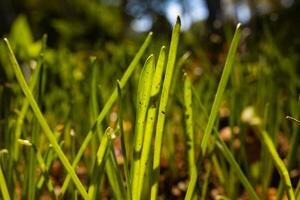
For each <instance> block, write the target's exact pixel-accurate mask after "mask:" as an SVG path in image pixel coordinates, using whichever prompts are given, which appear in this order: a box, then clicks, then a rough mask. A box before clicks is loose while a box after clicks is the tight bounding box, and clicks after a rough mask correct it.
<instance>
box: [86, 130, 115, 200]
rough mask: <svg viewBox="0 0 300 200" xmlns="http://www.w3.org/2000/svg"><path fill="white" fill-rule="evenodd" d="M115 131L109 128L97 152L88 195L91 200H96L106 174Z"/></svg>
mask: <svg viewBox="0 0 300 200" xmlns="http://www.w3.org/2000/svg"><path fill="white" fill-rule="evenodd" d="M115 137H116V136H115V133H114V130H113V129H112V128H110V127H108V128H107V129H106V131H105V133H104V136H103V137H102V139H101V143H100V146H99V149H98V151H97V158H96V163H95V165H94V169H93V177H92V181H91V184H90V187H89V190H88V195H89V199H90V200H94V199H96V195H97V191H98V190H97V189H98V187H99V183H100V182H101V181H100V180H101V179H102V175H103V174H104V163H105V162H106V158H107V157H106V154H107V152H108V151H109V149H110V148H109V147H110V145H111V143H112V140H113V139H114V138H115Z"/></svg>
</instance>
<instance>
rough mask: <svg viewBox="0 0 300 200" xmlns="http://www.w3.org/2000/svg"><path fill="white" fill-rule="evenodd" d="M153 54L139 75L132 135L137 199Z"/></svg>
mask: <svg viewBox="0 0 300 200" xmlns="http://www.w3.org/2000/svg"><path fill="white" fill-rule="evenodd" d="M154 68H155V64H154V56H153V55H150V56H149V57H148V59H147V60H146V62H145V65H144V68H143V70H142V73H141V75H140V80H139V84H138V91H137V92H138V94H137V109H136V111H137V113H136V116H137V122H136V128H135V129H136V131H135V136H134V150H133V163H132V168H131V170H132V188H131V189H132V192H131V195H132V198H133V199H137V196H136V195H137V194H138V193H137V191H136V190H137V188H138V184H139V178H140V176H141V174H140V162H141V152H142V146H143V138H144V131H145V130H146V129H145V122H146V115H147V110H148V106H149V102H150V94H151V86H152V80H153V74H154Z"/></svg>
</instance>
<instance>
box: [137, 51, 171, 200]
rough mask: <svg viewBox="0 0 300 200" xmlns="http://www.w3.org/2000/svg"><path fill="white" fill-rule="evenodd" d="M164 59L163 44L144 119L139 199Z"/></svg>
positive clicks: (149, 148) (138, 187)
mask: <svg viewBox="0 0 300 200" xmlns="http://www.w3.org/2000/svg"><path fill="white" fill-rule="evenodd" d="M165 59H166V49H165V47H164V46H163V47H162V48H161V50H160V54H159V57H158V61H157V65H156V69H155V73H154V77H153V84H152V87H151V105H150V107H149V109H148V114H147V120H146V127H145V136H144V142H143V149H142V155H141V162H140V173H139V180H138V185H137V189H136V190H135V192H136V193H137V196H136V199H141V197H142V191H143V186H144V185H145V183H144V180H145V175H146V174H145V172H146V170H147V167H148V165H149V154H150V150H151V144H152V136H153V132H154V124H155V121H156V115H157V98H156V97H157V95H158V94H159V92H160V89H161V82H162V75H163V71H164V65H165Z"/></svg>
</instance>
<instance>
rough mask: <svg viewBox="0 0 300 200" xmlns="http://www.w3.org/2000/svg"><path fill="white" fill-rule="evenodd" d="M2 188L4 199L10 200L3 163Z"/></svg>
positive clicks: (0, 182) (0, 183) (0, 176)
mask: <svg viewBox="0 0 300 200" xmlns="http://www.w3.org/2000/svg"><path fill="white" fill-rule="evenodd" d="M0 189H1V192H2V197H3V199H4V200H10V197H9V193H8V189H7V185H6V181H5V177H4V174H3V171H2V168H1V165H0Z"/></svg>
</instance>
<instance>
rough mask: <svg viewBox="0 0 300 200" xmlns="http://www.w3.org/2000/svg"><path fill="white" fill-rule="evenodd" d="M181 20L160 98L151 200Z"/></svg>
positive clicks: (158, 169) (153, 194)
mask: <svg viewBox="0 0 300 200" xmlns="http://www.w3.org/2000/svg"><path fill="white" fill-rule="evenodd" d="M180 26H181V22H180V18H179V17H177V21H176V24H175V27H174V29H173V33H172V38H171V44H170V49H169V55H168V62H167V67H166V74H165V79H164V83H163V89H162V93H161V97H160V103H159V111H158V118H157V125H156V135H155V144H154V157H153V168H152V169H153V185H152V188H151V199H152V200H155V199H156V196H157V192H158V178H159V171H160V155H161V146H162V140H163V132H164V124H165V119H166V107H167V104H168V99H169V92H170V86H171V82H172V77H173V72H174V67H175V60H176V53H177V46H178V41H179V35H180Z"/></svg>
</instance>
